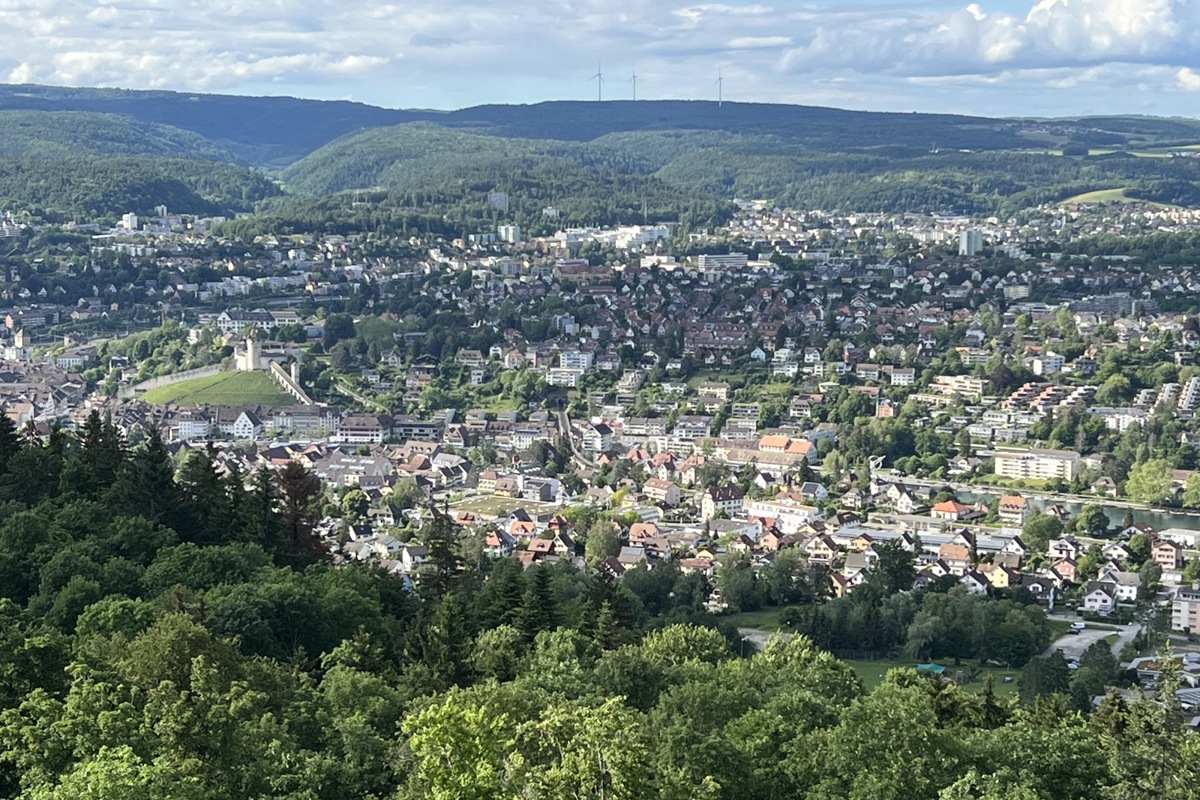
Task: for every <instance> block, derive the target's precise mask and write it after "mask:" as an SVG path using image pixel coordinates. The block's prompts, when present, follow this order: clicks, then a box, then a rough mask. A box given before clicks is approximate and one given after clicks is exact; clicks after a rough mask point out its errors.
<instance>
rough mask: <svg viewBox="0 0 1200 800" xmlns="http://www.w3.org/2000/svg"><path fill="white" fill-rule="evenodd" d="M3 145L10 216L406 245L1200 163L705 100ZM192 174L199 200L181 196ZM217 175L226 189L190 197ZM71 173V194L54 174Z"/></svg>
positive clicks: (1157, 181) (254, 101)
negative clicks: (321, 207) (266, 228)
mask: <svg viewBox="0 0 1200 800" xmlns="http://www.w3.org/2000/svg"><path fill="white" fill-rule="evenodd" d="M0 133H2V134H4V135H3V136H0V139H3V140H4V142H3V144H0V151H3V152H4V153H5V154H6V155H7V156H8V157H9V159H10V162H11V163H15V164H17V165H19V166H21V167H22V168H27V169H33V170H38V171H45V172H47V173H49V174H50V175H51V176H52V177H51V179H50V180H48V181H43V182H32V183H31V185H30V186H29V187H28V188H27V187H26V186H25V184H24V183H23V182H21V181H20V180H16V181H13V180H10V181H7V182H5V183H3V184H2V185H0V190H2V191H0V208H2V209H3V210H32V211H33V212H35V214H36V215H38V216H44V217H46V218H48V219H51V220H54V219H61V218H63V217H75V216H87V217H101V218H103V217H112V216H114V215H119V214H121V213H122V212H124V211H130V210H132V211H139V212H144V211H146V210H148V209H149V208H152V207H153V206H155V205H159V204H166V205H168V207H170V208H171V209H172V210H173V211H181V212H183V213H227V214H231V213H234V212H245V211H250V210H258V211H260V212H261V213H262V214H263V220H264V221H280V220H282V222H283V224H287V221H288V220H294V219H300V218H303V217H304V216H305V215H306V212H305V211H304V210H303V209H304V207H305V203H307V202H308V199H309V198H313V197H330V198H331V203H330V206H329V207H331V208H335V209H336V210H337V217H338V219H337V220H336V221H335V222H334V223H333V224H334V225H335V226H336V227H337V228H338V229H344V228H345V229H349V228H353V227H354V226H355V225H357V224H358V223H359V221H358V219H357V217H358V215H357V212H354V211H353V210H352V208H350V207H351V206H352V205H353V204H354V203H356V202H360V201H359V200H358V199H357V198H356V196H355V195H354V194H353V193H354V192H358V191H362V190H380V191H383V192H386V193H387V194H386V195H385V196H382V197H383V199H384V200H385V201H386V202H387V203H388V204H389V205H390V206H392V207H391V208H388V209H385V210H384V211H383V212H381V213H382V215H383V216H384V217H391V218H401V219H403V220H404V221H405V222H404V223H402V224H401V225H398V226H394V227H395V230H396V231H397V232H400V231H403V230H404V229H406V228H407V229H409V230H412V231H413V232H416V231H420V230H430V231H433V232H439V233H440V232H442V231H441V230H439V229H438V227H437V224H436V223H435V221H436V220H439V219H440V220H442V224H443V225H444V227H445V229H446V230H445V231H444V232H446V233H451V234H453V235H459V234H461V233H463V232H470V231H469V229H470V228H472V227H476V228H479V229H481V230H484V229H488V228H490V227H491V226H493V225H494V224H496V223H498V222H505V223H514V224H518V225H521V226H522V227H523V228H524V229H525V230H526V232H528V233H542V232H544V231H545V230H547V229H549V228H551V227H553V226H554V225H556V224H558V223H556V222H555V221H554V220H553V219H550V220H547V219H545V218H543V217H542V215H541V209H542V208H544V207H545V206H548V205H552V206H554V207H556V208H558V209H560V211H561V212H562V213H561V215H560V217H559V218H558V219H560V220H561V222H562V224H566V225H615V224H627V223H636V222H642V221H647V220H648V221H665V222H679V223H682V224H683V225H684V226H685V227H690V226H691V225H696V226H712V225H717V224H720V223H721V222H722V221H723V220H724V219H725V218H726V216H727V204H728V203H729V202H730V201H731V200H732V199H733V198H735V197H737V198H765V199H769V200H773V201H776V202H778V203H780V204H783V205H787V206H791V207H795V208H805V209H827V210H855V211H879V212H931V211H955V212H962V213H977V214H1009V213H1012V212H1014V211H1016V210H1019V209H1021V208H1025V207H1029V206H1032V205H1037V204H1040V203H1054V202H1058V201H1061V200H1064V199H1067V198H1070V197H1073V196H1075V195H1078V194H1083V193H1086V192H1090V191H1093V190H1098V189H1113V188H1120V189H1124V190H1125V192H1126V195H1127V196H1129V197H1132V198H1141V199H1145V200H1151V201H1156V202H1163V203H1174V204H1180V205H1197V204H1200V190H1198V188H1197V186H1198V185H1200V184H1198V182H1200V160H1197V159H1195V158H1186V157H1166V156H1168V155H1169V154H1170V152H1171V148H1176V147H1178V148H1184V147H1187V146H1188V145H1192V144H1195V143H1196V142H1197V141H1200V125H1197V123H1196V122H1194V121H1191V120H1183V119H1156V118H1151V117H1097V118H1093V119H1088V118H1084V119H1063V120H1021V119H988V118H975V117H964V116H955V115H944V114H898V113H878V112H863V111H846V110H841V109H834V108H815V107H805V106H787V105H767V104H754V103H725V104H722V105H718V104H716V103H711V102H704V101H642V102H636V103H634V102H630V101H610V102H605V103H592V102H571V101H561V102H548V103H538V104H534V105H528V106H499V105H494V106H478V107H473V108H465V109H459V110H457V111H447V112H441V111H421V110H403V111H401V110H390V109H381V108H374V107H372V106H366V105H363V104H356V103H342V102H322V101H311V100H299V99H295V98H281V97H258V98H253V97H228V96H221V95H203V94H178V93H172V92H126V91H120V90H90V89H64V88H55V87H36V86H34V87H30V86H0ZM153 156H157V157H159V158H163V157H165V158H170V159H186V161H172V162H171V163H170V164H167V165H164V164H162V163H160V162H159V161H157V160H156V159H155V158H153ZM131 158H133V159H135V160H130V159H131ZM218 164H220V165H219V166H218ZM246 165H249V166H251V167H254V168H258V169H263V170H266V171H267V173H265V174H269V175H271V176H275V177H278V178H279V179H280V180H281V181H283V182H284V183H285V184H286V186H287V188H288V190H289V191H290V192H292V193H293V194H295V195H297V196H299V199H297V200H296V201H295V202H293V203H291V204H288V205H285V206H284V207H283V208H282V210H281V209H280V208H278V207H274V206H271V205H270V204H266V205H265V206H264V205H263V204H262V201H263V200H265V199H269V198H270V197H272V196H274V195H276V194H278V193H279V192H278V190H277V189H276V188H275V187H274V186H273V185H272V184H271V183H270V181H268V180H267V179H266V177H264V174H257V173H252V172H250V171H248V170H246V169H244V167H245V166H246ZM164 166H165V167H166V169H165V170H164ZM177 166H178V167H179V168H177ZM180 170H182V173H183V175H182V178H183V180H182V183H176V182H173V181H172V180H170V179H171V178H172V177H174V173H175V172H179V171H180ZM206 170H208V171H211V172H213V174H214V179H215V180H218V181H220V182H221V183H222V184H223V187H222V189H221V191H205V190H204V187H197V186H195V185H194V179H193V180H189V178H188V176H189V175H195V174H196V173H202V172H204V171H206ZM63 172H66V173H68V180H66V181H64V180H58V179H56V178H55V177H53V176H54V175H55V174H56V173H63ZM164 175H165V178H166V179H164ZM68 182H69V183H71V184H78V185H82V186H83V187H85V188H84V189H77V188H71V187H68V186H66V185H65V184H66V183H68ZM489 191H505V192H507V193H509V195H510V198H511V200H512V208H511V209H510V212H509V213H507V214H493V213H491V212H490V211H489V210H488V209H487V208H486V206H485V204H484V202H483V199H482V198H483V197H484V196H486V193H487V192H489ZM343 192H349V193H350V194H339V193H343ZM376 197H380V195H376ZM147 203H148V204H149V205H148V206H147V205H146V204H147ZM422 218H428V222H422V221H421V219H422ZM409 222H412V223H414V224H412V225H408V224H407V223H409ZM360 229H361V228H360Z"/></svg>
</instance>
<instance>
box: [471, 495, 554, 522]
mask: <svg viewBox="0 0 1200 800" xmlns="http://www.w3.org/2000/svg"><path fill="white" fill-rule="evenodd" d="M553 507H554V506H553V505H552V504H550V503H534V502H531V501H529V500H521V499H519V498H512V497H499V496H492V495H485V496H482V497H468V498H467V499H465V500H460V501H458V502H457V503H451V504H450V508H451V509H453V510H455V511H469V512H471V513H472V514H479V515H481V516H493V517H502V516H505V515H507V514H509V513H511V512H513V511H516V510H517V509H518V508H523V509H525V510H526V511H538V510H540V509H549V508H553Z"/></svg>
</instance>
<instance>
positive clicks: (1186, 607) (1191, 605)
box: [1171, 583, 1200, 633]
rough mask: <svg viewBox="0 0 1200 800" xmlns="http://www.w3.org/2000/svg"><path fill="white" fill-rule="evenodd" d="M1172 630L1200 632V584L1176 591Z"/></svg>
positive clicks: (1173, 604)
mask: <svg viewBox="0 0 1200 800" xmlns="http://www.w3.org/2000/svg"><path fill="white" fill-rule="evenodd" d="M1171 629H1172V630H1176V631H1183V632H1184V633H1195V632H1196V631H1200V584H1196V583H1193V584H1192V585H1191V586H1180V587H1179V589H1178V590H1176V592H1175V600H1174V602H1173V603H1172V604H1171Z"/></svg>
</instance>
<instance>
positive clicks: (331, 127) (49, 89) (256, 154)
mask: <svg viewBox="0 0 1200 800" xmlns="http://www.w3.org/2000/svg"><path fill="white" fill-rule="evenodd" d="M0 109H13V110H30V111H90V112H97V113H103V114H121V115H125V116H128V117H131V118H133V119H135V120H139V121H141V122H147V123H155V124H158V125H168V126H172V127H175V128H181V129H183V130H187V131H191V132H193V133H195V134H198V135H200V136H203V137H204V138H206V139H209V140H210V141H212V142H214V143H216V144H218V145H220V146H222V147H226V148H228V149H229V150H231V151H232V152H233V153H235V154H236V156H237V157H238V158H240V159H241V160H243V161H245V162H246V163H250V164H256V165H266V166H277V167H278V166H283V165H284V164H286V163H289V162H290V161H294V160H296V159H298V158H300V157H301V156H303V155H305V154H307V153H309V152H312V151H313V150H316V149H317V148H318V147H320V146H322V145H324V144H327V143H328V142H331V141H333V140H335V139H337V138H338V137H340V136H343V135H346V134H348V133H353V132H355V131H359V130H362V129H364V128H374V127H381V126H389V125H397V124H401V123H405V122H418V121H422V122H431V123H434V124H437V125H441V126H444V127H454V128H470V129H474V130H477V131H479V132H485V133H489V134H492V135H499V136H505V137H519V138H531V139H558V140H563V141H577V142H578V141H590V140H592V139H595V138H598V137H600V136H604V135H606V134H611V133H617V132H623V131H654V130H710V131H725V132H729V133H767V134H773V135H777V136H783V137H787V138H799V139H806V140H810V141H815V140H819V139H822V138H827V137H829V136H830V135H832V134H836V135H837V137H838V140H839V143H840V145H841V146H844V145H845V144H846V142H845V140H844V137H845V136H846V135H847V134H848V133H849V134H850V135H851V138H852V140H853V141H852V142H851V143H855V142H857V143H858V144H860V145H864V146H865V145H872V144H873V145H883V144H895V143H897V141H898V140H900V141H903V142H904V143H906V144H915V145H919V146H921V147H930V146H935V145H936V146H941V147H946V148H958V147H972V148H976V149H997V148H1004V147H1012V146H1015V145H1016V144H1018V143H1019V139H1018V137H1017V135H1016V133H1015V126H1016V123H1015V122H1014V121H1012V120H995V119H988V118H983V117H968V116H958V115H950V114H902V113H891V112H877V111H846V110H842V109H836V108H823V107H816V106H796V105H774V104H764V103H724V104H721V105H718V104H717V103H714V102H709V101H699V100H639V101H636V102H634V101H620V100H617V101H607V102H604V103H597V102H592V101H569V100H563V101H547V102H542V103H535V104H532V105H482V106H473V107H470V108H464V109H459V110H457V111H448V112H441V111H429V110H396V109H385V108H379V107H376V106H370V105H366V104H363V103H354V102H349V101H342V100H305V99H299V98H292V97H241V96H236V95H217V94H200V93H184V92H170V91H141V90H137V91H135V90H123V89H86V88H60V87H53V86H34V85H0Z"/></svg>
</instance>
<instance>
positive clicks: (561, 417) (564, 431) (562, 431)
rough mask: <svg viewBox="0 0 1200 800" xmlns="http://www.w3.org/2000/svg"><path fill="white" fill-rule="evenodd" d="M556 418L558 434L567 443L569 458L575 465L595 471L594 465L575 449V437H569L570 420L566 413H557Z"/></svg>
mask: <svg viewBox="0 0 1200 800" xmlns="http://www.w3.org/2000/svg"><path fill="white" fill-rule="evenodd" d="M557 417H558V433H559V435H560V436H561V437H562V438H563V440H564V441H565V442H566V443H567V446H568V447H570V448H571V458H573V459H574V460H575V463H576V464H578V465H579V466H580V467H582V468H584V469H595V468H596V463H595V462H594V461H589V460H588V459H587V458H585V457H584V455H583V453H581V452H579V450H578V449H577V448H576V447H575V437H574V436H572V435H571V419H570V417H568V416H567V412H566V411H559V412H558V414H557Z"/></svg>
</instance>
